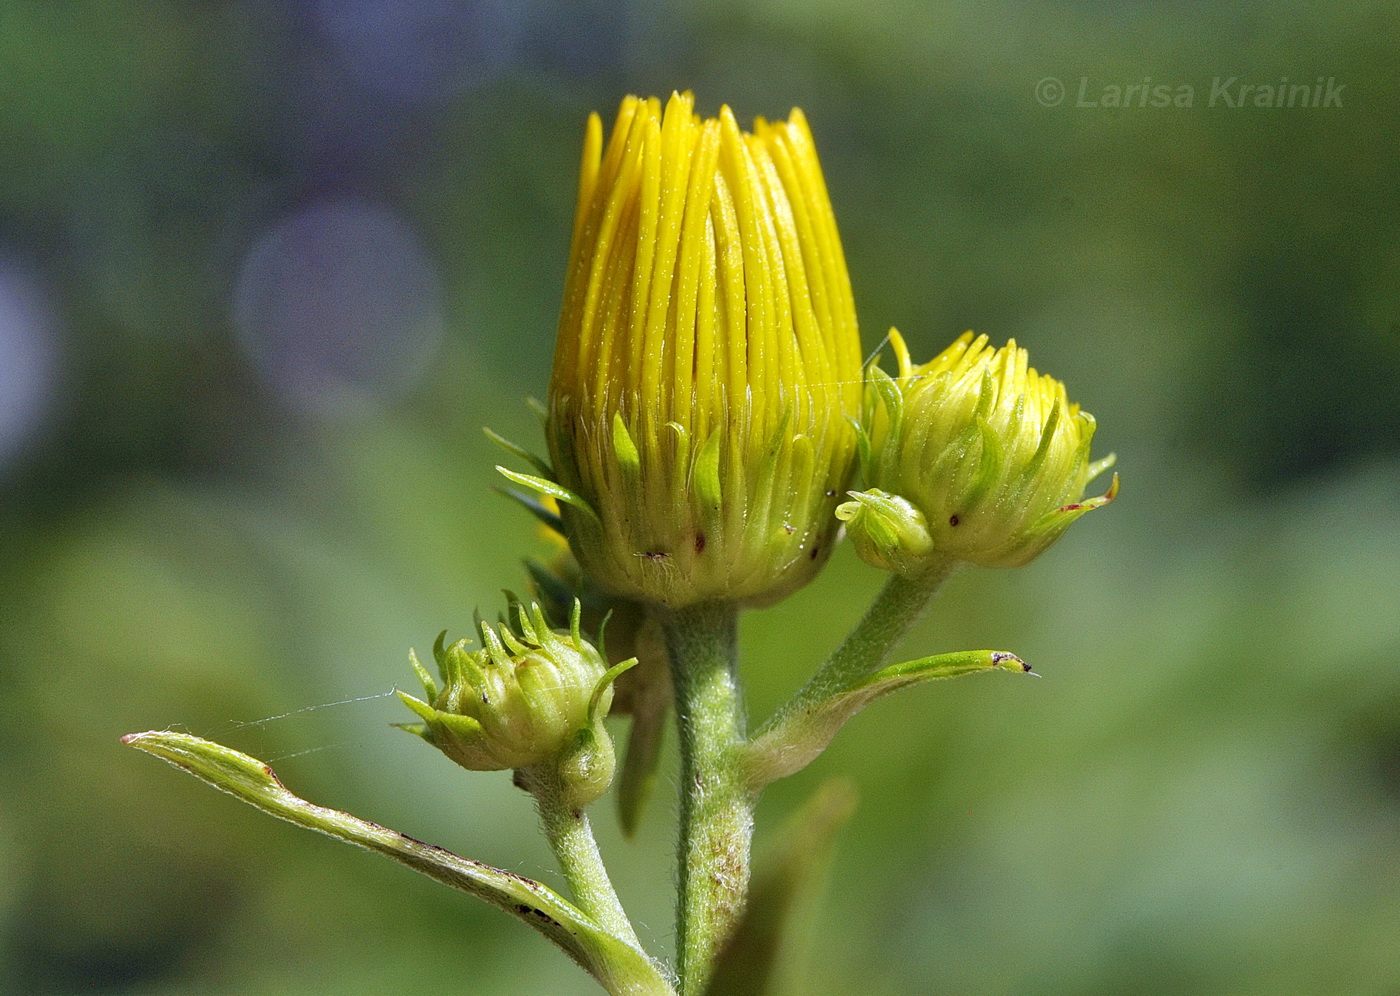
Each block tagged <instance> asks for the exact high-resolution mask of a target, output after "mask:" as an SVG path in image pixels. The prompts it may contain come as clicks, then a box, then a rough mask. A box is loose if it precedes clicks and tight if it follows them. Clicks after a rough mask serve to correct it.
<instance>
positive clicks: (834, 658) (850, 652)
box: [759, 560, 957, 736]
mask: <svg viewBox="0 0 1400 996" xmlns="http://www.w3.org/2000/svg"><path fill="white" fill-rule="evenodd" d="M956 566H957V562H956V561H951V560H950V561H947V562H945V563H943V564H939V565H936V566H934V567H931V568H930V569H929V570H927V571H925V572H924V573H923V574H921V575H919V576H918V577H917V578H912V579H911V578H906V577H902V576H900V575H898V574H891V575H890V579H889V580H888V581H886V582H885V586H884V588H882V589H880V594H878V595H876V596H875V601H874V602H872V603H871V605H870V608H869V609H867V610H866V613H865V615H864V616H863V617H862V618H861V620H860V622H859V623H857V624H856V627H855V629H853V630H851V632H850V634H849V635H847V637H846V639H845V640H843V641H842V643H841V646H839V647H837V648H836V651H835V652H834V653H833V654H832V655H831V656H830V657H828V658H827V660H826V663H825V664H823V665H822V666H821V667H820V668H819V669H818V670H817V673H816V674H814V675H813V676H812V677H811V678H810V679H809V680H808V682H807V683H806V684H805V685H803V686H802V687H801V688H800V689H798V690H797V693H796V694H795V695H793V697H792V698H791V699H789V700H788V701H787V703H786V704H784V705H783V707H782V708H780V709H779V710H778V711H777V712H776V713H774V714H773V716H772V717H771V718H770V719H769V720H768V722H766V723H764V724H763V729H762V730H761V731H760V733H759V735H760V736H762V734H763V733H766V732H767V731H768V730H771V729H774V728H776V727H777V726H779V725H781V724H783V723H784V722H787V721H789V720H791V719H792V718H793V717H795V716H798V715H800V714H801V713H803V712H806V711H809V710H811V709H813V708H816V707H817V706H818V705H820V704H821V703H822V702H824V701H825V700H826V699H828V698H829V697H831V696H832V695H835V694H836V693H838V692H840V691H841V690H843V689H845V688H846V687H848V686H849V685H850V684H851V683H852V682H854V681H856V680H858V679H860V678H863V677H865V676H866V675H868V674H870V673H871V672H872V671H874V670H876V669H877V668H879V667H880V665H882V664H884V663H885V662H886V661H887V660H889V656H890V654H891V653H892V652H893V651H894V648H895V644H897V643H898V642H899V641H900V639H902V638H903V636H904V634H905V633H907V632H909V627H911V626H913V625H914V623H916V622H917V621H918V619H919V616H921V615H923V613H924V609H926V608H927V607H928V603H929V601H930V600H931V599H932V598H933V596H934V594H935V593H936V592H937V591H938V589H939V588H941V587H942V586H943V582H944V581H946V580H948V577H949V575H951V574H952V573H953V570H954V568H955V567H956Z"/></svg>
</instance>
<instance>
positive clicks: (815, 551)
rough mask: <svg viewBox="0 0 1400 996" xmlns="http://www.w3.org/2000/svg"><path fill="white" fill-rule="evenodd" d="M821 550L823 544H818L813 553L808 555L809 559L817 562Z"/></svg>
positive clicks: (813, 548)
mask: <svg viewBox="0 0 1400 996" xmlns="http://www.w3.org/2000/svg"><path fill="white" fill-rule="evenodd" d="M820 549H821V544H820V543H818V544H817V545H816V546H814V547H812V552H811V553H809V554H807V556H808V557H809V558H811V559H812V560H816V559H817V551H818V550H820Z"/></svg>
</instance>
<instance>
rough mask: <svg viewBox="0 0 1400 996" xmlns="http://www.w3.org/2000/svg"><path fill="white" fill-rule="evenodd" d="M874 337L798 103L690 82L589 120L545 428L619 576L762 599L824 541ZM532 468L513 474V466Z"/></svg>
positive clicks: (615, 582)
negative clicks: (757, 110) (704, 105)
mask: <svg viewBox="0 0 1400 996" xmlns="http://www.w3.org/2000/svg"><path fill="white" fill-rule="evenodd" d="M860 367H861V357H860V342H859V337H858V333H857V329H856V315H855V307H854V305H853V303H852V299H851V288H850V281H849V278H848V277H847V274H846V264H845V260H844V257H843V256H842V253H841V244H840V240H839V238H838V236H837V232H836V221H835V218H834V217H833V215H832V212H831V205H830V203H829V201H828V199H827V193H826V186H825V183H824V181H823V179H822V173H821V168H820V166H819V165H818V162H817V155H816V150H815V148H814V146H813V144H812V136H811V133H810V132H809V131H808V129H807V123H806V121H805V119H804V118H803V116H802V112H801V111H797V110H794V111H793V112H792V115H791V117H790V118H789V119H788V120H787V121H778V122H773V123H768V122H765V121H763V120H761V119H760V120H759V121H757V122H756V123H755V125H754V131H753V134H746V133H744V132H743V131H741V130H740V129H739V126H738V124H737V123H736V122H735V120H734V115H733V114H732V113H731V112H730V110H729V108H728V107H725V108H722V109H721V110H720V114H719V117H718V118H712V119H701V118H700V117H698V116H697V115H696V114H695V113H694V111H693V99H692V98H691V96H690V95H689V94H674V95H672V97H671V99H670V102H669V103H668V104H667V106H666V110H665V114H664V115H663V114H662V110H661V105H660V102H659V101H657V100H656V99H654V98H653V99H650V100H639V99H637V98H635V97H629V98H627V99H626V100H624V101H623V103H622V107H621V110H620V111H619V112H618V117H617V122H616V124H615V125H614V126H613V131H612V137H611V138H610V139H609V141H608V143H607V147H606V149H605V148H604V146H603V132H602V124H601V122H600V120H599V118H598V116H597V115H593V116H592V117H591V118H590V119H589V122H588V131H587V137H586V140H585V143H584V155H583V170H582V176H581V181H580V184H579V199H578V213H577V218H576V221H575V224H574V238H573V251H572V253H571V256H570V261H569V271H568V280H567V283H566V285H565V292H564V305H563V313H562V316H561V318H560V322H559V339H558V344H557V346H556V349H555V354H554V375H553V379H552V381H551V383H550V390H549V412H548V423H547V434H548V440H549V451H550V456H551V459H552V461H553V474H554V478H555V482H556V483H557V485H558V486H559V488H560V490H559V491H557V492H555V493H556V494H557V495H558V496H559V497H560V498H561V500H562V501H563V503H564V509H563V520H564V525H565V529H566V532H567V534H568V539H569V545H570V547H571V549H572V550H573V551H574V553H575V555H576V556H577V557H578V560H579V563H580V565H581V566H582V568H583V570H584V572H585V573H586V574H587V575H588V576H589V577H590V578H591V579H592V580H593V581H594V582H595V583H597V584H598V585H599V586H600V587H602V588H604V589H605V590H607V591H609V592H610V593H612V594H614V595H619V596H623V597H626V598H631V599H637V600H641V601H647V602H655V603H661V604H664V605H667V606H670V607H672V608H678V607H681V606H685V605H689V604H693V603H696V602H702V601H710V600H725V601H733V602H743V603H748V604H765V603H768V602H772V601H775V600H776V599H778V598H781V597H782V596H783V595H785V594H787V593H788V592H790V591H792V590H793V589H795V588H797V587H799V586H800V585H802V584H804V583H805V582H807V581H808V580H810V579H811V577H812V576H813V575H814V574H815V573H816V571H817V570H818V568H819V567H820V566H821V564H822V563H823V562H824V561H825V559H826V556H827V554H828V552H829V551H830V548H831V546H832V542H833V539H834V536H833V531H834V527H835V525H836V523H835V520H834V518H833V515H832V512H833V509H834V507H835V504H836V500H837V499H836V496H837V495H839V493H840V492H841V491H843V490H844V489H845V487H846V486H847V483H848V478H849V476H850V470H851V465H852V461H853V458H854V452H855V433H854V430H853V428H852V427H851V425H850V420H851V419H852V418H854V417H855V416H856V415H857V413H858V410H859V406H860V390H861V389H860V383H859V382H860ZM517 479H518V480H519V479H520V478H519V477H518V476H517Z"/></svg>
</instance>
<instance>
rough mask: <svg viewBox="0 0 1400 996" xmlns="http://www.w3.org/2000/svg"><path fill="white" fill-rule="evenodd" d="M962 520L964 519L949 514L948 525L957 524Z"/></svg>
mask: <svg viewBox="0 0 1400 996" xmlns="http://www.w3.org/2000/svg"><path fill="white" fill-rule="evenodd" d="M961 521H962V520H961V519H959V518H958V517H957V516H956V515H950V516H948V525H950V526H956V525H957V524H958V523H959V522H961Z"/></svg>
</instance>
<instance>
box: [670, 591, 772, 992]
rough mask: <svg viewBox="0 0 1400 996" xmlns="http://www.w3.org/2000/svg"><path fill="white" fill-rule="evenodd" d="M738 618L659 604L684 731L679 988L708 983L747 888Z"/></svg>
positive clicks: (715, 607) (722, 611) (716, 607)
mask: <svg viewBox="0 0 1400 996" xmlns="http://www.w3.org/2000/svg"><path fill="white" fill-rule="evenodd" d="M737 619H738V610H737V608H736V607H735V606H733V605H727V604H719V603H709V604H702V605H696V606H691V607H689V608H686V609H680V610H677V611H671V612H665V613H662V614H661V625H662V628H663V630H664V631H665V634H666V645H667V649H668V651H669V653H670V657H671V674H672V680H673V682H674V684H675V695H676V722H677V725H678V728H679V731H680V754H681V800H680V836H679V842H678V847H677V862H678V864H679V895H678V896H677V900H676V948H677V972H678V974H679V976H680V991H681V993H682V994H685V996H697V994H699V993H701V992H703V991H704V988H705V984H706V981H707V980H708V978H709V976H710V972H711V970H712V968H713V964H714V960H715V956H716V954H717V953H718V952H719V949H720V947H721V946H722V945H723V944H724V942H725V940H726V938H727V937H728V936H729V934H730V932H731V931H732V930H733V928H734V925H735V923H736V922H737V920H738V918H739V915H740V914H741V913H742V912H743V907H744V898H745V896H746V894H747V892H748V883H749V845H750V842H751V840H752V837H753V805H754V799H753V796H752V795H751V794H750V793H749V791H748V789H747V788H746V786H745V783H744V778H743V774H742V768H741V764H740V758H739V754H740V751H741V750H742V748H743V744H744V704H743V695H742V693H741V692H740V690H739V681H738V675H737V673H736V670H737V664H738V647H737V630H738V626H737Z"/></svg>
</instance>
